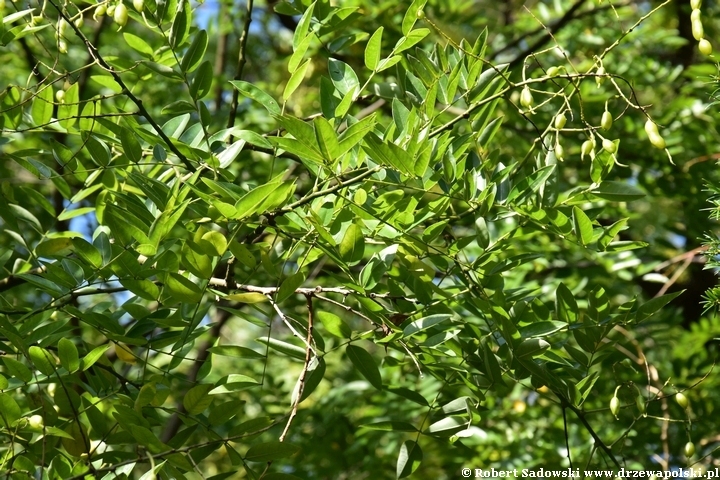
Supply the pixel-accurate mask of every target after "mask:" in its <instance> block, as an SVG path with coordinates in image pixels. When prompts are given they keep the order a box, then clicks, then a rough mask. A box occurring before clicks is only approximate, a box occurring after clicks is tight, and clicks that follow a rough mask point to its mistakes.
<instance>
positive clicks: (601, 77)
mask: <svg viewBox="0 0 720 480" xmlns="http://www.w3.org/2000/svg"><path fill="white" fill-rule="evenodd" d="M604 81H605V67H603V66H602V65H601V66H600V67H598V69H597V76H596V77H595V83H596V84H597V86H598V87H599V86H600V85H602V83H603V82H604Z"/></svg>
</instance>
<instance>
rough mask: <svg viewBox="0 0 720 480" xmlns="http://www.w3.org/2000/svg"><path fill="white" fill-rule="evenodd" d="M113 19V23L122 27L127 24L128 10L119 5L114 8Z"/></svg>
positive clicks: (121, 4) (122, 4) (123, 5)
mask: <svg viewBox="0 0 720 480" xmlns="http://www.w3.org/2000/svg"><path fill="white" fill-rule="evenodd" d="M113 19H114V20H115V23H117V24H118V25H120V26H121V27H124V26H125V24H127V21H128V10H127V7H126V6H125V4H124V3H119V4H118V6H117V7H115V14H114V15H113Z"/></svg>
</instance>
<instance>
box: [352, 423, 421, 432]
mask: <svg viewBox="0 0 720 480" xmlns="http://www.w3.org/2000/svg"><path fill="white" fill-rule="evenodd" d="M360 428H365V429H367V430H380V431H382V432H417V431H418V429H417V428H415V427H414V426H413V425H412V424H410V423H407V422H394V421H390V420H387V421H384V422H376V423H366V424H365V425H360Z"/></svg>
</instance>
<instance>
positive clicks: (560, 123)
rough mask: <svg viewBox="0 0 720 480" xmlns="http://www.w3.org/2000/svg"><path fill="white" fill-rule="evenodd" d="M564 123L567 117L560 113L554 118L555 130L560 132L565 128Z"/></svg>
mask: <svg viewBox="0 0 720 480" xmlns="http://www.w3.org/2000/svg"><path fill="white" fill-rule="evenodd" d="M565 123H567V117H565V114H564V113H560V114H558V115H557V116H556V117H555V129H556V130H562V129H563V127H564V126H565Z"/></svg>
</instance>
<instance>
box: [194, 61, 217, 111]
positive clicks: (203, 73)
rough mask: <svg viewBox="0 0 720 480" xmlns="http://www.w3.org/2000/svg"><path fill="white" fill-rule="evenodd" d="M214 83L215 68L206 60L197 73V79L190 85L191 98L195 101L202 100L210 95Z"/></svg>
mask: <svg viewBox="0 0 720 480" xmlns="http://www.w3.org/2000/svg"><path fill="white" fill-rule="evenodd" d="M212 81H213V68H212V64H211V63H210V60H206V61H204V62H203V63H201V64H200V68H198V69H197V72H195V78H194V79H193V82H192V84H191V85H190V96H191V97H192V98H193V99H194V100H195V101H198V100H202V99H203V98H204V97H205V95H207V94H208V93H210V89H211V88H212Z"/></svg>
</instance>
